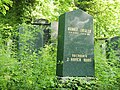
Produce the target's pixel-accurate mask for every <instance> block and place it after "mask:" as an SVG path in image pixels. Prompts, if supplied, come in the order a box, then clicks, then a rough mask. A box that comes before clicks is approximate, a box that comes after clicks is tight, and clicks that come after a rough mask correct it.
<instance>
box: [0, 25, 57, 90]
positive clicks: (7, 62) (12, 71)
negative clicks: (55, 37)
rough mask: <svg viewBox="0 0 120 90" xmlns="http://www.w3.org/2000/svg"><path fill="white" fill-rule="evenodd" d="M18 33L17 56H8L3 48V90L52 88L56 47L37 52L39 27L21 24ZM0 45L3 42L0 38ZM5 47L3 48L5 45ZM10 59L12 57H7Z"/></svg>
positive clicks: (0, 62) (0, 84)
mask: <svg viewBox="0 0 120 90" xmlns="http://www.w3.org/2000/svg"><path fill="white" fill-rule="evenodd" d="M21 26H22V32H20V33H18V36H19V38H17V39H18V47H16V48H17V49H18V54H16V57H12V56H11V55H10V56H9V55H8V54H6V53H5V52H4V51H5V48H2V44H0V51H1V52H0V56H1V57H0V67H1V69H0V72H1V73H0V89H3V90H4V89H12V90H15V89H21V90H25V89H32V90H37V89H40V88H41V89H42V88H47V87H49V86H51V85H52V86H53V85H54V84H53V78H54V77H55V61H56V46H53V45H52V44H50V45H45V46H44V48H43V47H41V48H37V50H36V49H34V48H35V47H34V43H35V42H34V40H36V38H37V37H36V36H37V33H38V32H40V29H39V27H37V28H36V27H34V26H33V25H27V24H22V25H21ZM0 43H2V38H1V34H0ZM3 46H4V45H3ZM8 56H9V57H8Z"/></svg>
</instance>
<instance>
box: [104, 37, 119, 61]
mask: <svg viewBox="0 0 120 90" xmlns="http://www.w3.org/2000/svg"><path fill="white" fill-rule="evenodd" d="M111 51H114V54H116V56H118V57H119V58H120V36H115V37H112V38H110V39H108V40H107V47H106V57H107V59H109V58H110V52H111Z"/></svg>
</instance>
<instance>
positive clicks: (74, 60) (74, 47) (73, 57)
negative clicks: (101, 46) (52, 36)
mask: <svg viewBox="0 0 120 90" xmlns="http://www.w3.org/2000/svg"><path fill="white" fill-rule="evenodd" d="M93 36H94V35H93V17H92V16H91V15H89V14H87V13H86V12H84V11H82V10H80V9H78V10H74V11H71V12H66V13H64V14H63V15H61V16H60V17H59V27H58V47H57V49H58V51H57V65H56V75H57V76H58V77H79V76H80V77H86V76H87V77H92V76H94V38H93Z"/></svg>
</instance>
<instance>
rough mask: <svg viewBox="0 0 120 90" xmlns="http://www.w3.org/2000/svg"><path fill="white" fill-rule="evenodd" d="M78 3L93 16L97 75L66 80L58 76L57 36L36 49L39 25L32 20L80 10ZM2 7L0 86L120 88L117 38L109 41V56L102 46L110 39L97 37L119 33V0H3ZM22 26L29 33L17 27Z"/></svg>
mask: <svg viewBox="0 0 120 90" xmlns="http://www.w3.org/2000/svg"><path fill="white" fill-rule="evenodd" d="M78 1H79V2H78ZM76 6H78V7H79V8H81V9H82V10H84V11H86V12H87V13H89V14H91V15H92V16H93V17H94V35H95V78H92V79H90V80H89V79H82V78H77V77H76V78H72V79H68V80H67V81H66V82H64V81H59V80H57V78H56V76H55V71H56V51H57V48H56V42H54V43H51V44H49V45H45V46H44V48H39V49H38V50H37V52H36V49H33V48H32V47H34V44H33V42H34V40H35V39H36V38H37V37H35V35H36V34H37V32H39V31H40V28H34V26H33V25H31V22H33V21H34V20H35V19H39V18H44V19H48V20H49V22H52V21H54V20H56V21H57V20H58V16H59V15H60V14H63V13H64V12H68V11H72V10H75V9H77V8H78V7H76ZM0 12H1V14H0V67H1V68H0V90H17V89H18V90H19V89H20V90H40V89H46V88H47V89H48V88H49V89H55V88H61V89H62V88H67V89H72V90H108V89H110V90H119V89H120V58H119V57H118V56H116V53H118V54H119V52H116V50H114V49H112V47H113V45H114V44H113V43H112V44H109V45H108V48H109V49H110V52H109V58H106V53H105V49H104V48H105V47H102V48H101V46H104V45H105V44H106V43H103V42H102V43H101V42H100V41H99V40H98V39H99V38H110V37H113V36H120V27H119V25H120V1H119V0H0ZM21 26H22V27H23V31H24V34H23V33H18V30H19V28H20V27H21ZM18 36H21V39H20V38H19V37H18ZM53 40H56V38H54V39H53ZM56 41H57V40H56ZM18 42H19V44H18ZM28 42H29V43H28ZM20 45H23V46H22V47H19V46H20ZM119 48H120V40H118V49H119Z"/></svg>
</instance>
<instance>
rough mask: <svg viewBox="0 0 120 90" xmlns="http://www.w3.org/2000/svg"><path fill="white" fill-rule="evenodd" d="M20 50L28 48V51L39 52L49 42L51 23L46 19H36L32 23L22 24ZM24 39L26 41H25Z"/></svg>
mask: <svg viewBox="0 0 120 90" xmlns="http://www.w3.org/2000/svg"><path fill="white" fill-rule="evenodd" d="M18 32H19V39H18V50H19V55H20V54H21V52H20V51H22V49H23V51H24V49H28V51H27V52H28V53H29V52H30V53H32V52H38V51H39V50H40V48H42V47H44V45H45V44H48V43H49V40H50V38H51V37H50V23H49V22H48V20H46V19H36V20H35V21H34V22H33V23H32V24H30V25H28V24H25V25H21V26H20V27H19V29H18ZM23 40H24V41H23Z"/></svg>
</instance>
